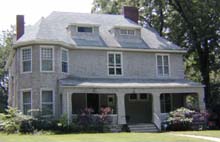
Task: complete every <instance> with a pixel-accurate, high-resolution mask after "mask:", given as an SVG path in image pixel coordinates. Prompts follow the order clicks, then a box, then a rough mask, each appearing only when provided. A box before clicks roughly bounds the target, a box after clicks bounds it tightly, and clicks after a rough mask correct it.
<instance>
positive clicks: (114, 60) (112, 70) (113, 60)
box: [108, 53, 122, 76]
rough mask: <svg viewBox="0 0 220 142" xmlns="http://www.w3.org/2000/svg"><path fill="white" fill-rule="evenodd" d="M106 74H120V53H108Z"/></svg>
mask: <svg viewBox="0 0 220 142" xmlns="http://www.w3.org/2000/svg"><path fill="white" fill-rule="evenodd" d="M108 74H109V75H113V76H114V75H122V54H121V53H108Z"/></svg>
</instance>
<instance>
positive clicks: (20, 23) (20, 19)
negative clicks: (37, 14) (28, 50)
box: [16, 15, 24, 40]
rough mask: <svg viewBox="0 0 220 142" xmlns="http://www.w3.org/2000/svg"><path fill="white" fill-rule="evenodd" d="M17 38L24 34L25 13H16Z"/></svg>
mask: <svg viewBox="0 0 220 142" xmlns="http://www.w3.org/2000/svg"><path fill="white" fill-rule="evenodd" d="M16 33H17V40H18V39H19V38H20V37H21V36H22V35H23V34H24V15H16Z"/></svg>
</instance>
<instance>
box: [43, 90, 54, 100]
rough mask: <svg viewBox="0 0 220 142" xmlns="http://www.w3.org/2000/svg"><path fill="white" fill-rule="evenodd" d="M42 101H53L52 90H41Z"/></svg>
mask: <svg viewBox="0 0 220 142" xmlns="http://www.w3.org/2000/svg"><path fill="white" fill-rule="evenodd" d="M42 102H53V91H42Z"/></svg>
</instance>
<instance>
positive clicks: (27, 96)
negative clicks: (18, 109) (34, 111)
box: [23, 92, 31, 104]
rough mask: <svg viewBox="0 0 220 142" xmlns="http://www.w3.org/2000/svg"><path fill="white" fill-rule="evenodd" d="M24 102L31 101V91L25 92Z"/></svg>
mask: <svg viewBox="0 0 220 142" xmlns="http://www.w3.org/2000/svg"><path fill="white" fill-rule="evenodd" d="M23 103H24V104H25V103H31V92H23Z"/></svg>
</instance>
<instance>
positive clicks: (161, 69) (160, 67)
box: [157, 66, 163, 75]
mask: <svg viewBox="0 0 220 142" xmlns="http://www.w3.org/2000/svg"><path fill="white" fill-rule="evenodd" d="M157 71H158V74H159V75H163V67H162V66H158V70H157Z"/></svg>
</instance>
